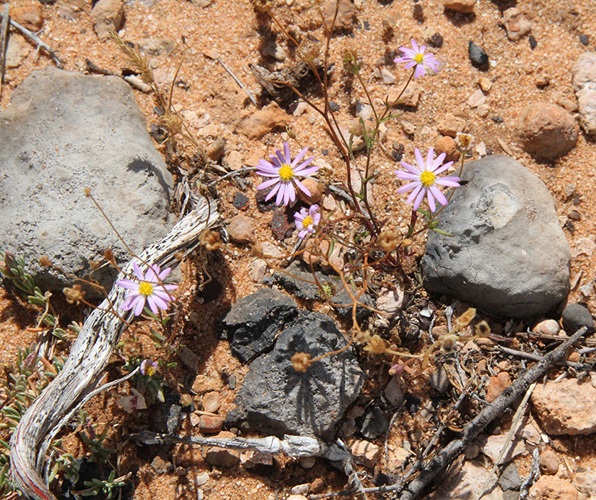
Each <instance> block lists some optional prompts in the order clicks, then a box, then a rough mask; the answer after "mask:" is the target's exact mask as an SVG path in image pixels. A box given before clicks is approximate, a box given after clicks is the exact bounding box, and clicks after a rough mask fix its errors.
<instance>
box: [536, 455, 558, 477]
mask: <svg viewBox="0 0 596 500" xmlns="http://www.w3.org/2000/svg"><path fill="white" fill-rule="evenodd" d="M559 465H560V462H559V458H558V457H557V454H556V453H555V452H554V451H552V450H545V451H543V452H542V453H541V454H540V472H542V473H543V474H548V475H550V476H554V475H555V474H556V473H557V471H558V470H559Z"/></svg>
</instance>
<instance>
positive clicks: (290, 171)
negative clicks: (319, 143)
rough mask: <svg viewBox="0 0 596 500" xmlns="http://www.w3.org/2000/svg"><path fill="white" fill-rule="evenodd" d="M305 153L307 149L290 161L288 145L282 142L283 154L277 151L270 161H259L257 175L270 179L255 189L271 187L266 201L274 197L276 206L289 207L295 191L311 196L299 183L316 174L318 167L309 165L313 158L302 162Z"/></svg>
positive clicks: (294, 197) (293, 200)
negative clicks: (302, 179)
mask: <svg viewBox="0 0 596 500" xmlns="http://www.w3.org/2000/svg"><path fill="white" fill-rule="evenodd" d="M307 151H308V148H304V149H302V150H301V151H300V152H299V153H298V154H297V155H296V158H294V159H293V160H292V155H291V153H290V145H289V144H288V143H287V142H284V151H283V153H282V152H281V151H280V150H279V149H278V150H276V151H275V154H274V155H271V156H270V158H271V161H267V160H259V165H258V167H257V174H259V175H260V176H262V177H270V179H269V180H268V181H265V182H263V183H261V184H259V186H257V189H267V188H269V187H271V186H273V189H272V190H271V192H270V193H269V194H268V195H267V197H266V198H265V200H266V201H268V200H270V199H271V198H273V197H274V196H275V204H276V205H289V204H291V203H294V202H295V201H296V189H299V190H300V191H302V192H303V193H304V194H305V195H306V196H311V193H310V191H309V190H308V189H307V188H306V186H304V184H302V182H300V178H304V177H310V176H311V175H314V174H316V173H317V170H319V167H318V166H316V165H311V163H312V161H313V160H314V158H313V157H309V158H307V159H306V160H304V161H302V158H304V155H306V152H307ZM276 195H277V196H276Z"/></svg>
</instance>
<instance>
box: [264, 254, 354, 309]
mask: <svg viewBox="0 0 596 500" xmlns="http://www.w3.org/2000/svg"><path fill="white" fill-rule="evenodd" d="M316 276H317V279H318V280H319V283H321V284H322V285H330V286H331V289H332V290H333V292H335V290H336V287H338V286H339V287H341V286H342V285H341V281H340V280H339V279H338V278H333V277H331V276H327V275H326V274H323V273H321V272H319V271H317V272H316ZM273 279H274V281H275V282H276V283H278V284H279V285H281V286H283V287H284V288H285V289H286V290H287V291H288V292H290V293H292V294H294V295H296V296H297V297H300V298H301V299H306V300H316V299H320V298H321V291H320V290H319V287H318V286H317V284H316V283H315V282H314V278H313V275H312V271H311V270H310V267H309V266H307V265H304V264H300V263H299V262H297V261H294V262H292V263H291V264H290V265H289V266H288V267H287V268H286V269H285V270H284V271H283V272H280V271H276V272H275V274H274V275H273Z"/></svg>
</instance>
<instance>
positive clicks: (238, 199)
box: [232, 191, 248, 210]
mask: <svg viewBox="0 0 596 500" xmlns="http://www.w3.org/2000/svg"><path fill="white" fill-rule="evenodd" d="M232 205H234V208H237V209H238V210H244V209H245V208H246V207H247V206H248V196H246V195H245V194H244V193H241V192H240V191H237V192H236V194H235V195H234V199H233V200H232Z"/></svg>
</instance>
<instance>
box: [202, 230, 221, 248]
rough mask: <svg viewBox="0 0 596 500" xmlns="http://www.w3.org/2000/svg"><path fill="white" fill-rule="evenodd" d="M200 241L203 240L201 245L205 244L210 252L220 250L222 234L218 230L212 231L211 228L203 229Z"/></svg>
mask: <svg viewBox="0 0 596 500" xmlns="http://www.w3.org/2000/svg"><path fill="white" fill-rule="evenodd" d="M199 241H200V242H201V245H204V246H205V248H206V249H207V250H209V251H210V252H213V251H215V250H219V248H220V247H221V236H220V235H219V233H218V232H217V231H212V230H211V229H208V230H207V231H203V232H202V233H201V237H200V239H199Z"/></svg>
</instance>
